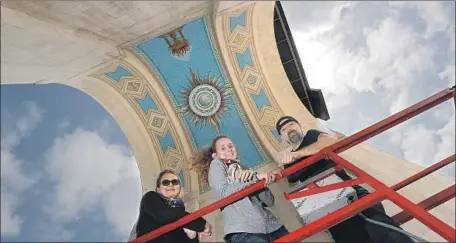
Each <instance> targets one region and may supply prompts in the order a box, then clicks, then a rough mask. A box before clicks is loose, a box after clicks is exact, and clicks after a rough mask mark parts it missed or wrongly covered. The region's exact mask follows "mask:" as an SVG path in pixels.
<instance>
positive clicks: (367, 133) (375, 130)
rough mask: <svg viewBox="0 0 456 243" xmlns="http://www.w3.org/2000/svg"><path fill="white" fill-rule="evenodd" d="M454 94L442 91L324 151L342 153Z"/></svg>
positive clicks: (453, 91) (453, 90)
mask: <svg viewBox="0 0 456 243" xmlns="http://www.w3.org/2000/svg"><path fill="white" fill-rule="evenodd" d="M455 95H456V92H455V89H454V88H449V89H444V90H442V91H440V92H438V93H436V94H434V95H432V96H430V97H429V98H426V99H424V100H422V101H420V102H418V103H416V104H415V105H413V106H410V107H409V108H406V109H404V110H402V111H400V112H398V113H396V114H394V115H392V116H390V117H388V118H386V119H383V120H382V121H380V122H377V123H375V124H374V125H371V126H369V127H367V128H365V129H363V130H361V131H359V132H357V133H355V134H353V135H352V136H350V137H347V138H345V139H343V140H341V141H339V142H337V143H335V144H333V145H331V146H329V147H327V148H326V149H325V151H334V152H335V153H340V152H343V151H345V150H347V149H349V148H351V147H353V146H355V145H357V144H359V143H362V142H364V141H366V140H367V139H369V138H371V137H373V136H375V135H377V134H380V133H382V132H384V131H386V130H388V129H389V128H391V127H394V126H396V125H397V124H399V123H401V122H404V121H406V120H408V119H410V118H412V117H414V116H416V115H418V114H420V113H422V112H424V111H426V110H428V109H430V108H432V107H434V106H436V105H438V104H440V103H442V102H444V101H446V100H448V99H451V98H453V97H455Z"/></svg>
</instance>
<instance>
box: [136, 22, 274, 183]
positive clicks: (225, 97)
mask: <svg viewBox="0 0 456 243" xmlns="http://www.w3.org/2000/svg"><path fill="white" fill-rule="evenodd" d="M208 21H209V17H208V16H207V15H206V16H202V17H199V18H197V19H194V20H192V21H190V22H188V23H186V24H185V25H183V26H181V27H179V28H177V29H176V30H173V31H171V32H169V33H167V34H164V35H161V36H158V37H155V38H146V39H143V40H140V41H137V42H135V43H134V44H133V45H132V49H133V51H134V52H135V53H136V54H137V55H138V56H140V57H141V58H142V59H143V61H144V62H145V63H146V64H147V65H148V66H149V67H150V70H151V72H152V73H154V75H155V76H156V77H157V78H158V79H159V80H160V81H161V83H162V86H163V87H164V89H165V90H166V91H167V93H168V94H169V98H170V99H171V101H172V102H173V104H174V107H175V111H174V112H176V113H177V114H179V117H180V118H181V121H182V124H183V125H184V127H185V129H186V132H187V134H188V137H189V139H190V141H191V143H192V146H193V148H194V149H195V150H197V149H198V150H199V149H201V148H204V147H207V146H208V145H209V144H210V143H211V141H212V139H213V138H214V137H216V136H217V135H220V134H224V135H227V136H229V137H230V138H231V139H232V141H233V142H234V143H235V144H236V145H237V150H238V152H239V156H240V159H241V163H242V164H243V165H244V166H245V167H248V168H257V167H260V166H262V165H264V164H265V163H267V162H270V161H271V160H270V158H269V157H268V155H267V154H266V153H265V151H264V149H263V148H262V146H261V144H260V143H259V141H258V138H257V137H256V135H255V134H254V133H253V130H252V128H251V125H250V124H249V120H248V119H247V118H246V114H245V111H244V110H243V108H242V107H241V106H240V105H239V100H238V98H237V96H236V93H235V92H234V90H233V86H232V81H231V80H230V79H229V78H228V77H227V75H226V73H225V70H224V68H223V66H222V65H221V62H220V57H219V54H218V50H217V47H216V45H215V44H214V41H213V39H214V37H213V33H212V30H211V27H210V25H208ZM244 22H245V21H243V20H242V17H241V18H240V19H239V20H238V21H237V22H236V23H235V26H238V25H243V23H244ZM243 41H244V40H243V38H242V37H239V38H237V40H236V42H239V43H242V42H243ZM239 58H240V60H242V61H241V62H240V63H241V65H242V66H243V67H244V68H246V69H247V68H248V67H249V66H251V65H252V61H251V57H250V52H249V50H246V51H245V52H244V53H240V54H239ZM257 82H258V76H255V74H253V75H251V76H249V77H248V78H247V80H246V85H247V86H250V87H251V88H253V89H256V87H257ZM257 100H258V102H259V106H261V107H263V106H264V105H265V104H266V103H267V102H265V101H264V97H263V96H262V93H261V94H259V96H258V98H257ZM260 109H261V108H260ZM200 186H201V188H200V190H202V191H206V190H207V189H208V188H207V184H205V182H200Z"/></svg>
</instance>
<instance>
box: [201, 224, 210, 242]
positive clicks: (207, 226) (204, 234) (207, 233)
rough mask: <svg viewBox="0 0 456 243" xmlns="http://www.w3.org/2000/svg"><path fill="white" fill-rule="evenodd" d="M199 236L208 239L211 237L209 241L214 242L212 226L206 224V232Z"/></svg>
mask: <svg viewBox="0 0 456 243" xmlns="http://www.w3.org/2000/svg"><path fill="white" fill-rule="evenodd" d="M198 235H199V236H200V237H202V236H207V237H209V239H208V241H211V240H212V225H210V224H209V223H206V227H205V228H204V231H203V232H200V233H198Z"/></svg>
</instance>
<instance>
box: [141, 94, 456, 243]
mask: <svg viewBox="0 0 456 243" xmlns="http://www.w3.org/2000/svg"><path fill="white" fill-rule="evenodd" d="M455 95H456V92H455V89H454V88H453V89H445V90H443V91H441V92H439V93H437V94H435V95H433V96H431V97H429V98H427V99H425V100H423V101H421V102H419V103H417V104H415V105H414V106H412V107H410V108H407V109H405V110H403V111H401V112H399V113H397V114H395V115H393V116H391V117H389V118H387V119H384V120H382V121H380V122H379V123H376V124H374V125H372V126H370V127H368V128H366V129H364V130H362V131H360V132H358V133H356V134H354V135H352V136H350V137H348V138H345V139H343V140H341V141H339V142H337V143H335V144H333V145H332V146H329V147H327V148H325V149H324V150H322V151H320V152H319V153H317V154H315V155H313V156H311V157H309V158H307V159H305V160H301V161H300V162H299V163H296V164H294V165H293V166H290V167H289V168H287V169H285V170H283V171H281V175H280V174H278V175H277V176H276V179H275V182H277V181H279V180H281V179H283V178H284V177H286V176H288V175H290V174H292V173H294V172H296V171H298V170H301V169H302V168H304V167H307V166H309V165H311V164H314V163H316V162H317V161H319V160H320V159H321V158H322V157H323V154H325V153H326V152H329V151H336V152H338V153H339V152H342V151H344V150H347V149H348V148H350V147H353V146H355V145H356V144H359V143H361V142H363V141H365V140H367V139H368V138H370V137H372V136H374V135H376V134H379V133H381V132H383V131H385V130H387V129H388V128H390V127H392V126H394V125H397V124H399V123H401V122H402V121H404V120H407V119H410V118H411V117H413V116H415V115H417V114H419V113H422V112H423V111H425V110H427V109H430V108H432V107H434V106H436V105H437V104H439V103H442V102H444V101H445V100H447V99H450V98H451V97H455ZM365 181H366V180H365ZM366 182H367V181H366ZM374 183H375V181H374ZM262 188H264V185H263V182H262V181H260V182H258V183H255V184H254V185H251V186H249V187H247V188H244V189H242V190H241V191H239V192H236V193H234V194H232V195H230V196H228V197H226V198H223V199H221V200H219V201H217V202H214V203H213V204H211V205H208V206H206V207H204V208H201V209H199V210H197V211H195V212H193V213H191V214H189V215H187V216H185V217H183V218H181V219H179V220H177V221H176V222H174V223H171V224H168V225H165V226H163V227H160V228H159V229H156V230H154V231H153V232H150V233H148V234H146V235H143V236H141V237H139V238H137V239H135V240H133V241H132V242H143V241H148V240H151V239H153V238H156V237H158V236H160V235H163V234H165V233H167V232H169V231H171V230H174V229H176V228H178V227H181V226H183V225H185V224H187V223H189V222H191V221H193V220H195V219H197V218H199V217H202V216H204V215H206V214H208V213H211V212H213V211H215V210H217V209H219V208H220V207H223V206H226V205H228V204H231V203H233V202H235V201H237V200H239V199H241V198H244V197H246V196H248V195H250V194H251V193H254V192H256V191H258V190H260V189H262ZM363 199H364V198H363ZM361 200H362V199H361ZM361 200H359V201H361ZM355 203H356V202H355ZM355 203H352V204H350V205H349V206H351V205H357V204H355ZM374 204H375V203H374ZM372 205H373V204H372ZM353 215H354V214H353ZM328 216H330V215H328ZM315 222H317V221H315Z"/></svg>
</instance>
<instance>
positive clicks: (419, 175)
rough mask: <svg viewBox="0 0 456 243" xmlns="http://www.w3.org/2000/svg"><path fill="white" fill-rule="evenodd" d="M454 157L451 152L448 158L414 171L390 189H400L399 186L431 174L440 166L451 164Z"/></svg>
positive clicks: (404, 185)
mask: <svg viewBox="0 0 456 243" xmlns="http://www.w3.org/2000/svg"><path fill="white" fill-rule="evenodd" d="M455 159H456V156H455V155H454V154H453V155H451V156H449V157H448V158H446V159H444V160H442V161H439V162H438V163H436V164H434V165H432V166H429V167H428V168H426V169H424V170H422V171H420V172H418V173H416V174H415V175H413V176H411V177H409V178H407V179H405V180H403V181H401V182H399V183H397V184H396V185H394V186H392V187H391V189H393V190H395V191H397V190H400V189H401V188H404V187H406V186H408V185H410V184H411V183H413V182H415V181H417V180H419V179H421V178H423V177H425V176H427V175H429V174H431V173H432V172H434V171H436V170H438V169H440V168H443V167H445V166H446V165H449V164H451V163H452V162H453V161H455Z"/></svg>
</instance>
